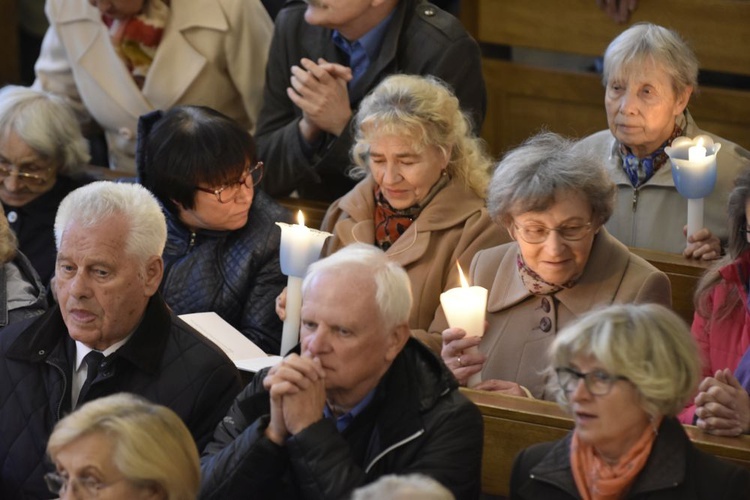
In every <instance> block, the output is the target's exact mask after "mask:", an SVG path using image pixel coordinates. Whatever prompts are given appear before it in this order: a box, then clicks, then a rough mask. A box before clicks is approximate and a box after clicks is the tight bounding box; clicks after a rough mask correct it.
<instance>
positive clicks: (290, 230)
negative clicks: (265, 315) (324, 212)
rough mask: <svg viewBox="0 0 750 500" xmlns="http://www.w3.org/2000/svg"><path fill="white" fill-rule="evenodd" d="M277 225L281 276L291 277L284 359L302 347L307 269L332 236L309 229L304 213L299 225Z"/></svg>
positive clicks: (285, 323) (298, 213) (283, 340)
mask: <svg viewBox="0 0 750 500" xmlns="http://www.w3.org/2000/svg"><path fill="white" fill-rule="evenodd" d="M276 225H278V226H279V227H280V228H281V250H280V253H281V256H280V257H281V258H280V260H281V272H282V273H284V274H286V275H287V276H288V278H287V286H286V319H285V320H284V329H283V331H282V334H281V352H280V354H281V355H282V356H284V355H285V354H287V353H288V352H289V351H290V350H291V349H292V348H293V347H294V346H295V345H297V344H298V343H299V325H300V310H301V309H302V279H303V278H304V277H305V273H306V272H307V267H308V266H309V265H310V264H312V263H313V262H315V261H316V260H318V258H319V257H320V250H321V249H322V248H323V243H325V241H326V238H328V237H329V236H331V233H327V232H325V231H318V230H316V229H311V228H308V227H306V226H305V218H304V215H303V214H302V211H301V210H300V211H298V212H297V224H286V223H284V222H277V223H276Z"/></svg>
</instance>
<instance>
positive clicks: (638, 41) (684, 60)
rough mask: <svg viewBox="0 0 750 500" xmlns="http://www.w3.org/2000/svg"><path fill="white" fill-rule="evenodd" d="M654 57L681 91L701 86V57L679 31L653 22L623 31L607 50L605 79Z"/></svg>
mask: <svg viewBox="0 0 750 500" xmlns="http://www.w3.org/2000/svg"><path fill="white" fill-rule="evenodd" d="M647 59H652V60H653V61H654V63H655V64H656V66H657V67H658V68H660V69H662V70H664V71H665V72H666V73H667V74H668V75H669V76H670V78H671V80H672V89H673V90H674V91H675V93H676V94H681V93H682V92H683V91H684V90H685V89H686V88H687V87H693V89H694V90H697V89H698V58H697V57H695V53H694V52H693V50H692V49H691V48H690V46H689V45H688V44H687V42H686V41H685V40H684V39H683V38H682V37H681V36H680V35H679V34H678V33H677V32H676V31H672V30H670V29H667V28H664V27H663V26H659V25H656V24H651V23H638V24H635V25H633V26H631V27H630V28H628V29H626V30H625V31H623V32H622V33H620V34H619V35H618V36H617V38H615V39H614V40H612V42H611V43H610V44H609V46H608V47H607V50H606V51H605V52H604V70H603V74H602V81H603V82H604V85H605V86H606V85H607V83H608V82H609V81H610V78H614V79H617V78H618V77H619V76H621V75H623V74H626V73H631V72H633V70H634V69H637V67H638V66H639V65H641V64H642V63H643V62H644V61H645V60H647Z"/></svg>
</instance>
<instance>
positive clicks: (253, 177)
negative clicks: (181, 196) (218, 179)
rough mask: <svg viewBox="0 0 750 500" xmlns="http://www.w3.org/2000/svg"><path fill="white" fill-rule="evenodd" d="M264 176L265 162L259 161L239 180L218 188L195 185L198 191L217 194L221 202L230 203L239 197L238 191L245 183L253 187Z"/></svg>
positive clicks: (246, 185)
mask: <svg viewBox="0 0 750 500" xmlns="http://www.w3.org/2000/svg"><path fill="white" fill-rule="evenodd" d="M262 178H263V162H262V161H259V162H258V163H256V164H255V165H253V166H252V167H249V168H248V169H247V170H245V172H244V173H243V174H242V176H241V177H240V178H239V180H238V181H237V182H234V183H232V184H226V185H224V186H221V187H220V188H218V189H212V188H204V187H201V186H195V189H197V190H198V191H203V192H204V193H211V194H214V195H216V199H217V200H219V203H229V202H231V201H233V200H234V199H235V198H236V197H237V193H239V191H240V189H242V186H243V185H244V186H245V187H248V188H252V187H253V186H257V185H258V183H259V182H260V180H261V179H262Z"/></svg>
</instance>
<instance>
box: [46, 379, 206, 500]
mask: <svg viewBox="0 0 750 500" xmlns="http://www.w3.org/2000/svg"><path fill="white" fill-rule="evenodd" d="M47 452H48V454H49V456H50V458H51V459H52V461H53V462H54V464H55V467H56V471H55V472H50V473H48V474H46V475H45V481H46V482H47V486H48V487H49V489H50V491H51V492H52V493H54V494H57V495H60V498H83V497H85V498H94V497H100V496H102V497H104V496H106V498H109V499H122V500H126V499H128V500H130V499H159V500H195V498H196V496H197V493H198V487H199V484H200V464H199V460H198V449H197V448H196V446H195V442H194V441H193V438H192V436H191V435H190V431H188V429H187V427H185V424H184V423H183V422H182V420H181V419H180V417H178V416H177V414H176V413H174V412H173V411H172V410H170V409H169V408H167V407H165V406H161V405H156V404H153V403H150V402H148V401H147V400H145V399H143V398H140V397H138V396H134V395H132V394H127V393H120V394H114V395H112V396H108V397H104V398H100V399H96V400H94V401H91V402H89V403H86V404H85V405H83V406H82V407H81V408H79V409H78V410H76V411H75V412H73V413H71V414H70V415H68V416H67V417H65V418H64V419H62V420H61V421H60V422H58V423H57V425H56V426H55V430H54V431H53V432H52V435H51V436H50V438H49V442H48V444H47ZM103 492H104V495H102V493H103Z"/></svg>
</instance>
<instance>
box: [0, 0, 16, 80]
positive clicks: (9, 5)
mask: <svg viewBox="0 0 750 500" xmlns="http://www.w3.org/2000/svg"><path fill="white" fill-rule="evenodd" d="M0 12H2V15H0V87H2V86H3V85H5V84H7V83H18V8H17V6H16V0H0Z"/></svg>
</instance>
